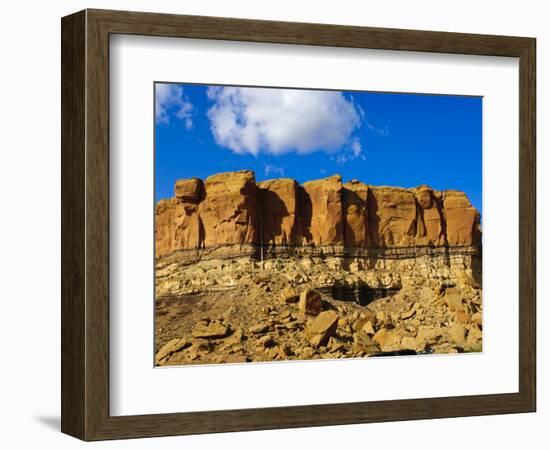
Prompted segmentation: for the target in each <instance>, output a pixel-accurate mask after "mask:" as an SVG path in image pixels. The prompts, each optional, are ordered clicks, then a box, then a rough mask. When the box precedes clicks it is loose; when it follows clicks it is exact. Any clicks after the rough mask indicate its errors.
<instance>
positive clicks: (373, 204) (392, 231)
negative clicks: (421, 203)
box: [368, 186, 416, 248]
mask: <svg viewBox="0 0 550 450" xmlns="http://www.w3.org/2000/svg"><path fill="white" fill-rule="evenodd" d="M370 192H371V193H372V195H370V196H369V199H368V227H369V229H370V238H371V241H370V242H371V245H372V246H373V247H381V248H385V247H410V246H412V245H414V244H415V237H416V200H415V197H414V194H413V193H412V192H411V191H408V190H406V189H403V188H396V187H386V186H384V187H374V188H372V189H371V191H370Z"/></svg>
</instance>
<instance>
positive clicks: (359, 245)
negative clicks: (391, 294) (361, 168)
mask: <svg viewBox="0 0 550 450" xmlns="http://www.w3.org/2000/svg"><path fill="white" fill-rule="evenodd" d="M479 223H480V217H479V213H478V212H477V210H476V209H475V208H474V207H473V206H472V205H471V203H470V201H469V200H468V198H467V196H466V195H465V194H464V193H463V192H460V191H442V192H439V191H434V190H433V189H431V188H430V187H428V186H419V187H417V188H414V189H404V188H398V187H386V186H383V187H377V186H369V185H366V184H364V183H361V182H359V181H356V180H352V181H350V182H347V183H345V184H343V185H342V179H341V177H340V176H339V175H334V176H332V177H329V178H325V179H322V180H315V181H309V182H307V183H304V184H303V185H302V186H300V185H299V184H298V183H297V182H296V181H294V180H291V179H285V178H281V179H275V180H268V181H263V182H260V183H256V182H255V177H254V173H253V172H251V171H241V172H228V173H221V174H217V175H213V176H211V177H209V178H207V179H206V181H205V182H204V183H203V182H202V181H201V180H200V179H198V178H191V179H187V180H178V181H177V182H176V185H175V187H174V197H173V198H171V199H166V200H161V201H159V202H158V203H157V205H156V228H155V243H156V255H157V257H160V256H163V255H166V254H169V253H171V252H173V251H175V250H180V249H197V250H200V249H203V248H208V247H215V246H223V245H234V244H237V245H258V244H263V245H270V246H288V245H292V246H295V245H298V246H300V245H307V246H313V247H318V246H338V247H340V246H341V247H345V248H350V249H354V250H359V251H360V250H362V249H368V248H376V249H379V248H381V249H384V248H387V249H388V248H404V247H406V248H412V247H423V246H430V247H442V246H450V247H456V246H477V245H479V243H480V239H481V231H480V225H479Z"/></svg>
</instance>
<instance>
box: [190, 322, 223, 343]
mask: <svg viewBox="0 0 550 450" xmlns="http://www.w3.org/2000/svg"><path fill="white" fill-rule="evenodd" d="M228 332H229V329H228V328H227V327H226V326H225V325H223V324H222V323H220V322H209V323H206V322H199V323H197V324H196V325H195V327H194V328H193V331H192V332H191V334H192V335H193V336H194V337H197V338H208V339H210V338H222V337H225V336H227V334H228Z"/></svg>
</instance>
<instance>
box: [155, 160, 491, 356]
mask: <svg viewBox="0 0 550 450" xmlns="http://www.w3.org/2000/svg"><path fill="white" fill-rule="evenodd" d="M155 233H156V236H155V237H156V257H157V260H156V298H157V302H156V312H157V314H156V342H157V350H158V353H157V364H161V365H163V364H183V363H185V364H187V363H212V362H240V361H243V362H244V361H262V360H273V359H309V358H326V357H349V356H366V355H372V354H380V353H381V352H395V351H405V352H433V351H435V352H461V351H476V350H480V349H481V329H482V325H481V313H482V304H481V231H480V226H479V214H478V212H477V211H476V209H475V208H473V207H472V205H471V203H470V202H469V200H468V198H467V196H466V195H465V194H464V193H462V192H459V191H435V190H433V189H431V188H429V187H428V186H419V187H417V188H413V189H404V188H398V187H377V186H370V185H366V184H364V183H361V182H359V181H355V180H353V181H350V182H347V183H342V179H341V177H340V176H338V175H335V176H332V177H329V178H325V179H322V180H315V181H310V182H307V183H304V184H303V185H300V184H298V183H297V182H296V181H294V180H291V179H284V178H281V179H275V180H269V181H263V182H260V183H256V182H255V178H254V174H253V172H250V171H242V172H230V173H222V174H217V175H213V176H211V177H209V178H207V179H206V180H205V181H204V182H203V181H202V180H200V179H198V178H192V179H186V180H179V181H178V182H177V183H176V185H175V188H174V197H172V198H170V199H167V200H161V201H160V202H159V203H158V204H157V205H156V231H155ZM300 296H305V297H308V296H309V297H311V298H315V299H317V300H312V302H313V303H312V305H314V306H312V307H311V308H309V309H308V307H307V305H309V303H308V302H309V300H307V299H306V300H303V301H301V302H300V303H295V301H296V302H297V301H298V298H299V297H300ZM289 299H290V300H289ZM306 304H307V305H306ZM312 308H313V309H312Z"/></svg>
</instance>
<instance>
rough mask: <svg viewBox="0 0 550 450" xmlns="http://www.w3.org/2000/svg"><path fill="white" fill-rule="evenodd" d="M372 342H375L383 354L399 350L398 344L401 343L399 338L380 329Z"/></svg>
mask: <svg viewBox="0 0 550 450" xmlns="http://www.w3.org/2000/svg"><path fill="white" fill-rule="evenodd" d="M372 340H373V341H374V342H376V343H377V344H378V345H379V346H380V348H381V349H382V351H384V352H389V351H394V350H400V347H399V344H400V342H401V336H399V334H398V333H396V332H394V331H392V330H387V329H385V328H382V329H380V330H378V331H377V332H376V333H375V335H374V336H373V337H372Z"/></svg>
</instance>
